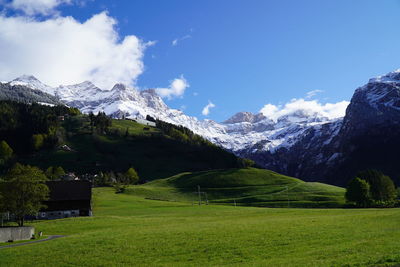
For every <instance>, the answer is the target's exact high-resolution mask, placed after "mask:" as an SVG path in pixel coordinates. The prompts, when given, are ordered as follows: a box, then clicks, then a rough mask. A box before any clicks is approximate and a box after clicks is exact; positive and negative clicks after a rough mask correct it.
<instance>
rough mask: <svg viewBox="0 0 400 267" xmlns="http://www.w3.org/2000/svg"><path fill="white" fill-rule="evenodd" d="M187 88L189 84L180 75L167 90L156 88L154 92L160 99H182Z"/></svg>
mask: <svg viewBox="0 0 400 267" xmlns="http://www.w3.org/2000/svg"><path fill="white" fill-rule="evenodd" d="M189 86H190V85H189V83H188V82H187V81H186V79H185V78H184V77H183V75H181V77H180V78H176V79H174V80H173V81H172V82H171V84H170V86H169V87H168V88H157V89H156V92H157V94H159V95H160V96H161V97H162V98H167V99H172V98H174V97H182V96H183V94H184V93H185V90H186V88H188V87H189Z"/></svg>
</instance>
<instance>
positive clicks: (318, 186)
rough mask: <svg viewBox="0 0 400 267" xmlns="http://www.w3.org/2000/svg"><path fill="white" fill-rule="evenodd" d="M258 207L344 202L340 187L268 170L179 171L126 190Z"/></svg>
mask: <svg viewBox="0 0 400 267" xmlns="http://www.w3.org/2000/svg"><path fill="white" fill-rule="evenodd" d="M198 186H200V191H201V192H204V193H201V198H202V200H203V201H205V200H206V199H208V201H209V202H210V203H216V204H228V205H234V204H235V203H236V205H243V206H260V207H288V206H290V207H339V206H342V205H343V204H344V192H345V190H344V189H343V188H341V187H336V186H331V185H327V184H322V183H312V182H303V181H301V180H299V179H296V178H293V177H288V176H284V175H281V174H278V173H275V172H272V171H269V170H264V169H255V168H244V169H229V170H211V171H203V172H195V173H182V174H178V175H175V176H172V177H170V178H166V179H160V180H155V181H152V182H149V183H147V184H144V185H140V186H134V187H130V188H128V189H127V190H126V193H128V194H133V195H137V196H142V197H145V198H148V199H156V200H166V201H183V202H193V203H196V204H197V203H198V200H199V197H198V194H197V193H196V192H197V191H198Z"/></svg>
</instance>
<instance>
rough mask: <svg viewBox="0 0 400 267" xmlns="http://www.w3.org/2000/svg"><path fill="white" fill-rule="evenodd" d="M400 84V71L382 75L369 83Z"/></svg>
mask: <svg viewBox="0 0 400 267" xmlns="http://www.w3.org/2000/svg"><path fill="white" fill-rule="evenodd" d="M393 82H395V83H400V69H397V70H395V71H392V72H389V73H387V74H385V75H381V76H378V77H375V78H372V79H369V83H393Z"/></svg>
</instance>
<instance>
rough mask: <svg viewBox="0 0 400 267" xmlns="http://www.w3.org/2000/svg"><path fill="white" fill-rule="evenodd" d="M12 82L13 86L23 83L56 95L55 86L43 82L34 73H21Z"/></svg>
mask: <svg viewBox="0 0 400 267" xmlns="http://www.w3.org/2000/svg"><path fill="white" fill-rule="evenodd" d="M10 84H11V85H12V86H14V85H22V86H26V87H29V88H31V89H36V90H40V91H43V92H45V93H48V94H51V95H54V88H53V87H51V86H48V85H46V84H44V83H42V82H41V81H39V80H38V79H37V78H36V77H35V76H33V75H26V74H24V75H21V76H19V77H18V78H16V79H14V80H12V81H11V82H10Z"/></svg>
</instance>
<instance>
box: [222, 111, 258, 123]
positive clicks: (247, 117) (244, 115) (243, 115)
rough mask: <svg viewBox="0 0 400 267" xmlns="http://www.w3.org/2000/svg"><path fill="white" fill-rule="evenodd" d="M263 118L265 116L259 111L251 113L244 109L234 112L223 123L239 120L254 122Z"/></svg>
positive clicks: (237, 121)
mask: <svg viewBox="0 0 400 267" xmlns="http://www.w3.org/2000/svg"><path fill="white" fill-rule="evenodd" d="M263 119H266V117H265V116H264V115H263V114H261V113H258V114H253V113H251V112H246V111H245V112H238V113H236V114H235V115H233V116H232V117H231V118H229V119H228V120H226V121H224V122H223V123H225V124H232V123H240V122H249V123H256V122H259V121H261V120H263Z"/></svg>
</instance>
